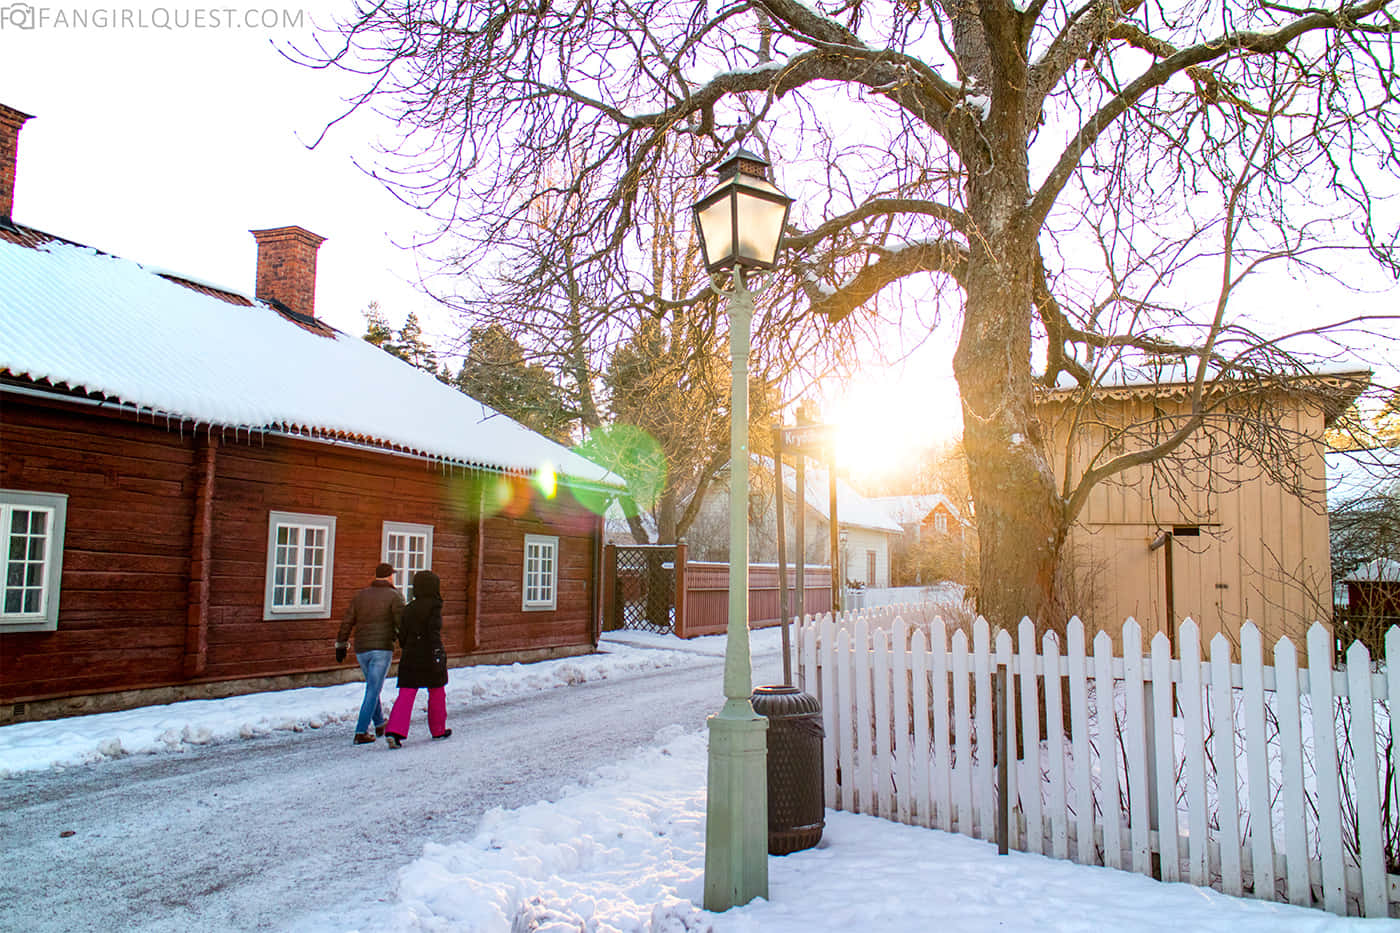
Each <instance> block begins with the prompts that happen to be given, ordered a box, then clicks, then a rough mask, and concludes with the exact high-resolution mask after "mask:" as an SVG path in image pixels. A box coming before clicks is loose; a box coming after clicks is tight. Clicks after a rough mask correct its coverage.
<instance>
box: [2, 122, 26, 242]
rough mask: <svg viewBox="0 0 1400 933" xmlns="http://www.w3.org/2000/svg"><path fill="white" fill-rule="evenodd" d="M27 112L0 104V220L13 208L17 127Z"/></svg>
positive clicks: (17, 141)
mask: <svg viewBox="0 0 1400 933" xmlns="http://www.w3.org/2000/svg"><path fill="white" fill-rule="evenodd" d="M28 119H30V116H29V114H27V113H20V112H19V111H18V110H16V109H14V108H13V107H6V106H5V105H4V104H0V220H4V221H8V220H9V219H10V214H11V213H12V212H13V211H14V209H15V163H16V162H17V161H18V160H19V129H20V127H22V126H24V121H25V120H28Z"/></svg>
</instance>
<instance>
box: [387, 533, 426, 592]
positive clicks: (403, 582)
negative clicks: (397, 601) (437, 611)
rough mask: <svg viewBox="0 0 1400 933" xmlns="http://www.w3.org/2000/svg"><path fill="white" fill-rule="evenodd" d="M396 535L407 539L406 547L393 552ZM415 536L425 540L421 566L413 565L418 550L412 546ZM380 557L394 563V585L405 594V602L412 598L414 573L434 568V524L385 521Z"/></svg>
mask: <svg viewBox="0 0 1400 933" xmlns="http://www.w3.org/2000/svg"><path fill="white" fill-rule="evenodd" d="M394 537H400V538H404V539H405V542H404V543H405V545H406V547H405V548H404V549H403V550H402V551H392V552H391V549H390V547H389V545H390V541H391V539H392V538H394ZM415 538H416V539H420V540H421V541H422V542H423V549H422V554H423V560H422V566H421V567H416V566H413V563H414V561H412V560H411V558H412V556H413V555H414V554H415V553H416V552H417V549H416V548H414V547H412V542H413V540H414V539H415ZM396 554H402V555H403V556H404V557H407V558H409V559H408V560H406V561H405V560H404V559H403V557H398V556H395V555H396ZM379 559H380V560H382V561H384V562H385V563H388V564H393V566H394V586H396V587H398V589H399V592H400V593H401V594H403V598H404V602H407V601H408V600H410V599H412V598H413V574H415V573H417V572H418V571H420V570H432V569H433V526H432V525H415V524H412V523H410V522H385V523H384V531H383V534H382V535H381V536H380V544H379Z"/></svg>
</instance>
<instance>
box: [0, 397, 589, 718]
mask: <svg viewBox="0 0 1400 933" xmlns="http://www.w3.org/2000/svg"><path fill="white" fill-rule="evenodd" d="M0 425H2V426H3V427H2V429H3V443H0V487H3V488H9V489H22V490H32V491H36V492H56V493H67V494H68V495H69V504H68V523H67V532H66V535H65V542H64V544H65V551H64V567H63V579H62V585H61V602H60V614H59V619H58V628H57V631H53V632H23V633H21V632H10V633H6V632H0V702H7V703H8V702H21V701H28V700H39V699H47V698H56V697H65V696H78V695H84V694H90V693H100V692H110V691H119V690H131V689H141V688H149V687H164V686H176V685H180V684H188V683H197V682H210V681H225V680H238V679H244V678H256V677H265V676H280V675H287V674H305V673H312V672H319V671H329V670H332V669H334V668H336V667H337V665H336V664H335V660H334V652H333V643H334V640H335V634H336V630H337V628H338V627H339V624H340V620H341V618H342V617H343V615H344V613H345V610H346V608H347V607H348V605H349V602H350V599H351V598H352V597H353V595H354V594H355V592H356V591H357V590H359V589H360V588H361V587H362V586H364V585H366V584H368V583H369V580H370V578H371V577H372V575H373V568H374V565H375V564H376V563H377V562H378V561H379V560H380V547H381V540H382V538H381V536H382V528H383V523H384V522H386V521H392V522H409V523H415V524H426V525H432V526H433V554H432V568H433V570H434V571H435V572H436V573H438V574H439V576H441V578H442V589H443V596H444V609H443V641H444V644H445V645H446V647H447V651H448V654H449V656H452V657H454V658H458V659H461V658H463V657H464V656H466V657H469V656H470V655H472V654H483V655H485V654H491V655H500V654H502V653H509V652H515V651H518V652H529V651H535V650H538V649H551V648H563V647H578V646H583V647H591V646H592V645H593V644H594V643H595V642H596V623H597V616H596V606H597V598H596V597H597V589H598V587H597V583H596V580H597V570H598V557H597V542H598V541H599V536H600V534H601V528H600V525H599V521H598V519H597V517H596V516H595V515H594V514H593V513H592V512H590V511H588V510H586V509H585V508H584V507H583V506H581V505H580V504H578V503H577V502H576V501H575V500H574V499H573V498H572V496H571V495H570V494H569V492H568V491H567V489H566V488H565V487H560V490H559V493H558V495H557V496H556V497H555V498H554V499H545V498H544V497H542V496H541V495H539V494H538V493H537V491H536V490H535V488H534V487H533V486H532V485H531V484H529V483H528V482H525V481H523V480H509V479H504V478H501V477H496V476H492V477H489V478H488V479H485V480H483V479H482V478H481V476H480V475H479V474H466V473H463V472H462V471H455V472H454V471H445V470H444V469H443V468H442V467H440V466H439V465H437V464H432V463H428V462H424V461H418V460H412V459H408V458H401V457H394V456H390V455H386V454H378V453H374V452H368V451H359V450H355V449H352V448H348V447H345V446H340V445H332V444H325V443H318V442H313V441H303V440H297V439H288V438H277V437H257V436H254V437H253V438H252V439H251V440H250V439H249V438H248V437H247V435H246V434H245V435H242V436H241V437H240V438H239V439H238V440H232V433H231V432H230V433H229V434H228V435H226V436H225V437H226V439H225V440H224V441H223V442H221V441H220V434H219V432H217V431H216V432H213V434H212V435H211V433H210V432H208V430H207V429H205V430H203V431H201V432H191V431H190V430H189V429H188V426H186V428H185V430H184V431H183V432H182V431H181V430H180V429H179V428H178V426H177V427H173V428H167V427H166V426H165V425H164V423H163V422H162V423H159V424H157V425H151V424H149V423H139V422H137V421H136V420H134V419H133V418H130V417H117V416H108V415H105V414H102V413H98V412H96V411H89V410H84V409H81V408H78V407H76V406H70V405H66V404H49V403H46V402H42V401H32V402H31V401H29V400H21V399H16V398H14V397H12V396H6V397H5V400H4V409H3V421H0ZM211 471H212V483H211V482H210V473H211ZM487 484H489V487H490V495H488V496H486V497H485V498H486V500H487V501H493V502H497V503H503V505H502V507H501V508H500V511H498V512H497V513H496V514H494V515H491V516H490V517H488V518H486V519H485V520H484V521H481V520H479V518H478V516H479V512H480V508H481V503H482V501H483V492H484V488H485V486H486V485H487ZM211 486H212V493H211V492H210V488H211ZM201 490H203V491H204V494H205V496H206V498H207V511H208V514H207V516H205V515H202V514H201V513H200V511H199V510H198V509H197V504H198V503H199V502H200V501H201V500H200V493H201ZM273 511H285V512H303V513H311V514H317V515H328V516H334V517H335V519H336V534H335V552H334V565H333V568H332V577H331V582H332V591H331V609H330V613H329V614H328V615H327V616H326V617H325V618H323V619H297V620H285V619H274V620H265V619H264V612H263V598H264V590H265V583H266V572H267V571H266V567H267V540H268V521H269V513H270V512H273ZM527 533H528V534H547V535H557V536H558V537H559V580H558V601H557V608H556V609H555V610H552V611H535V612H524V611H522V610H521V590H522V583H523V580H522V578H523V554H524V536H525V535H526V534H527ZM206 548H207V553H208V559H207V560H200V559H198V558H200V557H202V555H203V554H204V552H205V550H206ZM192 556H193V557H194V558H196V559H194V560H192ZM479 574H480V579H478V575H479Z"/></svg>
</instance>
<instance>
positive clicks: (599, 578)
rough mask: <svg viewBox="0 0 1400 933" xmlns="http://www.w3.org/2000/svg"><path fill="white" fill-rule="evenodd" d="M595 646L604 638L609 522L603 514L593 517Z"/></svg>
mask: <svg viewBox="0 0 1400 933" xmlns="http://www.w3.org/2000/svg"><path fill="white" fill-rule="evenodd" d="M593 535H594V538H593V605H592V610H593V611H592V615H593V647H594V648H597V647H598V642H600V641H601V640H602V638H603V548H604V546H605V545H604V543H603V542H604V541H605V540H606V539H607V522H606V521H605V520H604V518H603V516H602V515H598V516H595V517H594V519H593Z"/></svg>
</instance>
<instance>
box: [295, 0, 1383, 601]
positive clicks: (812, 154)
mask: <svg viewBox="0 0 1400 933" xmlns="http://www.w3.org/2000/svg"><path fill="white" fill-rule="evenodd" d="M1397 4H1400V0H1359V2H1350V0H1341V2H1337V3H1333V4H1328V5H1323V6H1307V7H1297V6H1290V5H1286V4H1283V3H1278V2H1272V0H1203V2H1177V0H1156V2H1138V0H1130V2H1123V0H1029V2H1027V3H1025V4H1024V5H1022V4H1020V3H1016V2H1012V0H977V2H973V0H888V2H881V0H734V2H728V3H720V4H711V3H705V2H701V3H675V2H664V0H585V2H576V3H568V4H559V3H550V2H547V0H546V2H543V3H534V4H522V3H519V2H516V0H479V2H473V3H466V4H456V3H447V2H429V0H382V2H376V3H372V4H371V3H368V2H365V3H362V5H361V6H360V7H359V9H358V11H357V14H356V15H355V16H354V17H352V18H351V19H349V20H348V21H346V22H345V23H344V24H343V25H342V27H341V29H340V32H339V36H338V37H337V38H336V39H335V40H334V42H333V43H331V44H328V45H327V46H326V47H325V48H324V49H322V50H320V52H318V53H316V54H313V55H311V56H309V57H310V58H312V59H314V60H315V61H316V63H318V64H322V65H326V66H338V67H343V68H347V69H351V70H357V71H361V72H363V73H364V74H365V75H366V76H367V79H368V80H369V82H370V83H369V84H368V86H367V90H366V91H365V93H364V95H363V97H362V98H360V100H359V101H357V102H356V103H355V106H359V105H363V104H366V103H370V102H373V105H374V106H376V107H377V108H379V109H381V110H384V111H385V112H387V113H388V114H389V115H390V116H392V117H393V118H394V119H396V120H397V121H398V123H399V125H400V126H401V127H402V128H403V136H402V138H401V139H399V140H397V141H396V142H394V143H391V144H390V145H389V146H388V147H387V148H388V149H389V150H390V151H391V153H392V154H393V156H394V157H395V158H393V159H392V160H391V165H392V166H393V167H394V168H393V169H392V170H389V171H388V174H387V175H386V176H385V177H387V178H389V179H390V181H391V182H394V183H397V184H398V185H399V187H400V190H401V191H402V192H403V193H404V196H405V197H408V198H410V199H412V200H414V201H415V202H416V203H419V204H421V205H422V206H424V207H425V208H427V209H429V210H432V211H435V212H436V213H437V215H438V216H440V217H441V218H443V220H444V221H445V222H447V223H448V225H449V226H450V229H451V230H452V233H453V235H454V236H456V235H461V236H465V237H466V238H467V240H468V241H469V243H470V244H471V246H470V250H471V251H472V253H473V254H474V255H476V256H478V257H482V256H485V257H492V258H496V257H499V258H500V260H501V261H502V262H504V263H506V264H508V265H509V264H510V263H509V260H510V259H511V257H512V255H513V254H514V253H515V251H516V248H517V247H518V243H519V235H520V230H521V229H522V227H523V226H524V224H525V222H526V220H527V219H528V214H529V211H530V209H531V203H532V197H538V196H548V197H563V198H566V199H569V202H570V204H571V205H572V207H571V209H570V210H569V211H568V212H567V213H566V215H564V216H561V217H560V218H559V223H558V225H557V228H556V229H555V231H554V232H555V234H556V236H555V238H554V244H553V245H552V247H551V252H550V256H549V257H548V258H547V259H543V260H542V261H541V262H540V263H539V264H538V268H539V272H538V275H540V276H544V277H550V276H557V275H559V274H560V272H561V270H563V269H566V268H567V269H569V270H571V274H573V273H574V272H576V273H577V274H579V275H584V276H587V277H591V279H592V281H595V282H597V283H599V284H600V285H601V284H603V283H607V289H608V293H609V294H610V295H615V296H619V297H617V298H616V300H617V301H624V300H627V301H631V300H633V299H634V298H635V296H638V295H641V296H646V298H647V299H648V300H649V301H650V303H651V306H652V307H654V308H656V309H659V310H664V311H668V312H669V311H672V310H678V309H682V308H691V307H697V306H700V305H702V304H704V303H706V302H710V301H711V300H712V299H711V298H710V296H709V295H708V293H706V292H705V291H704V290H703V289H702V288H698V287H696V288H692V289H690V290H687V291H670V290H666V287H665V286H666V284H667V283H663V282H659V281H655V280H653V279H651V278H650V277H649V276H648V274H647V272H646V267H645V262H639V261H638V260H639V257H640V256H643V255H644V254H645V248H644V247H645V244H646V243H648V242H649V240H650V239H651V238H653V237H654V236H655V235H656V226H655V218H657V217H658V216H662V215H665V214H666V213H667V212H670V213H671V214H672V215H679V214H680V213H681V212H682V210H683V207H684V204H681V203H677V202H676V199H675V198H674V196H673V195H672V193H673V192H676V191H682V190H685V185H686V184H687V183H688V182H689V180H690V179H693V178H694V177H695V176H696V175H697V174H698V173H699V172H701V171H702V170H704V169H706V168H708V167H709V166H711V165H713V164H715V162H716V161H717V160H718V159H719V158H721V157H723V156H724V155H725V154H726V153H727V152H729V151H731V150H732V148H733V146H734V145H735V144H736V143H739V142H743V143H744V144H745V145H747V146H749V147H750V148H754V149H758V150H761V151H771V152H772V154H773V155H774V156H775V158H774V161H775V162H779V163H781V164H782V166H783V175H782V182H783V184H784V186H785V187H786V188H787V189H788V190H789V191H790V193H793V194H795V195H797V197H798V206H797V209H796V210H795V213H794V227H793V229H791V230H789V231H788V238H787V243H788V248H789V249H788V253H787V258H786V260H785V263H784V267H783V269H782V270H781V272H780V273H779V281H778V283H777V286H778V287H777V289H776V291H775V292H774V294H775V295H776V296H778V298H777V300H772V301H770V302H769V304H768V306H767V307H766V308H765V309H764V310H763V314H762V316H761V319H760V326H761V327H767V328H768V329H769V332H770V333H775V334H783V335H785V336H787V337H788V338H789V339H792V340H794V341H796V342H797V343H798V344H799V345H800V344H801V342H802V341H807V342H808V345H810V344H811V342H813V341H815V340H818V339H821V337H822V335H823V329H824V328H825V327H827V326H828V325H827V324H825V323H823V322H833V321H842V322H847V323H849V322H850V321H852V320H861V321H867V322H868V321H870V320H872V319H874V318H875V317H878V316H879V315H888V316H889V317H891V318H893V319H896V320H900V321H903V322H905V323H906V325H907V324H909V323H910V322H918V323H921V324H928V323H931V322H934V321H936V320H938V319H939V316H940V315H945V314H955V315H959V316H960V319H961V331H960V338H959V343H958V347H957V352H956V354H955V357H954V373H955V375H956V377H957V380H958V385H959V389H960V394H961V401H962V409H963V420H964V444H965V447H966V450H967V456H968V463H969V475H970V483H971V491H972V495H973V498H974V500H975V503H976V510H977V521H978V526H979V534H980V538H981V577H982V581H983V586H982V591H981V597H980V600H981V609H982V610H983V611H984V612H985V613H986V614H987V615H988V616H989V617H990V618H992V619H993V620H994V621H995V622H998V623H1002V624H1009V623H1011V622H1013V621H1014V620H1015V619H1017V618H1019V617H1020V616H1022V615H1031V616H1033V617H1035V618H1037V619H1038V620H1040V621H1041V622H1042V623H1044V622H1047V621H1050V622H1053V616H1054V614H1055V612H1054V606H1055V600H1054V588H1055V582H1054V581H1055V578H1056V568H1057V565H1058V563H1059V560H1060V552H1061V547H1062V545H1063V544H1064V542H1065V540H1066V535H1067V531H1068V528H1069V527H1070V526H1071V525H1072V523H1073V521H1074V518H1075V516H1076V513H1077V509H1078V508H1079V507H1081V506H1082V502H1083V501H1084V498H1085V496H1086V495H1087V491H1088V489H1090V488H1092V486H1093V485H1094V484H1096V483H1100V482H1103V481H1105V480H1107V479H1109V478H1110V477H1113V476H1115V475H1118V474H1120V473H1122V472H1124V471H1125V470H1129V469H1133V468H1136V467H1140V466H1142V465H1143V464H1149V463H1152V462H1154V461H1157V460H1160V459H1161V458H1163V457H1165V456H1168V455H1170V454H1172V453H1173V452H1174V451H1178V450H1181V449H1183V447H1184V446H1185V445H1187V444H1188V442H1190V441H1191V440H1192V438H1195V437H1198V436H1199V435H1200V433H1201V432H1202V431H1203V430H1205V429H1206V427H1207V425H1208V424H1209V423H1210V420H1211V418H1212V417H1214V416H1215V415H1216V414H1218V413H1224V414H1225V417H1226V418H1227V419H1228V418H1229V417H1230V416H1229V414H1228V412H1229V410H1230V407H1229V405H1228V404H1225V403H1223V402H1220V399H1223V398H1224V397H1225V396H1226V395H1229V394H1231V393H1230V391H1229V387H1231V386H1234V385H1236V384H1244V385H1246V386H1258V385H1260V384H1261V383H1262V382H1264V381H1271V382H1272V384H1275V385H1280V386H1282V387H1284V388H1285V389H1287V388H1289V387H1290V386H1294V385H1295V383H1296V380H1297V379H1298V377H1299V376H1301V375H1303V374H1304V373H1305V372H1306V371H1307V370H1308V369H1309V368H1310V367H1311V366H1313V365H1315V364H1316V363H1317V362H1318V360H1319V359H1325V358H1327V357H1329V356H1330V355H1332V354H1334V353H1335V351H1336V348H1337V346H1338V345H1339V344H1342V345H1347V344H1348V343H1349V341H1348V337H1347V330H1348V328H1350V329H1351V331H1352V332H1353V333H1354V331H1355V330H1356V329H1357V328H1359V327H1363V326H1365V325H1363V324H1362V322H1361V321H1360V319H1361V318H1362V317H1363V316H1362V315H1357V314H1351V313H1345V314H1341V315H1339V316H1338V318H1339V319H1338V320H1337V321H1335V322H1333V326H1332V328H1331V329H1330V330H1329V328H1327V327H1319V326H1314V325H1309V326H1308V327H1306V328H1297V330H1299V331H1302V330H1307V331H1310V332H1311V333H1312V337H1311V338H1310V339H1309V340H1307V341H1304V342H1303V343H1302V344H1301V345H1300V346H1299V347H1292V346H1291V345H1290V342H1289V341H1287V340H1285V339H1284V338H1287V337H1290V336H1297V335H1296V334H1292V333H1291V329H1290V328H1289V327H1287V326H1283V325H1280V324H1278V322H1277V320H1275V321H1272V322H1271V321H1268V320H1267V319H1265V318H1262V317H1255V318H1253V319H1251V317H1250V315H1248V314H1239V313H1232V312H1230V311H1229V310H1228V309H1230V308H1231V306H1232V300H1233V299H1235V297H1236V294H1237V293H1238V292H1239V290H1240V287H1241V283H1242V282H1244V280H1245V279H1246V278H1247V277H1248V276H1250V275H1251V274H1252V273H1254V272H1256V271H1258V270H1259V269H1262V268H1268V267H1270V266H1275V265H1277V266H1281V267H1284V268H1289V269H1291V271H1294V272H1297V271H1304V272H1308V273H1312V274H1328V275H1335V274H1337V273H1338V269H1339V265H1338V263H1337V262H1336V261H1335V260H1334V259H1330V258H1328V257H1329V256H1331V255H1332V253H1331V252H1330V251H1333V250H1338V249H1350V250H1352V251H1354V252H1356V253H1358V254H1361V255H1367V256H1370V257H1371V258H1373V259H1374V260H1376V261H1378V262H1379V263H1380V264H1381V266H1382V267H1383V268H1386V269H1388V270H1389V271H1391V272H1394V271H1396V270H1397V269H1400V264H1397V254H1396V245H1397V240H1396V230H1395V218H1394V216H1393V215H1387V214H1386V213H1385V210H1386V207H1387V206H1386V204H1385V203H1384V201H1383V197H1382V196H1383V195H1385V194H1387V193H1389V192H1387V191H1386V190H1385V187H1384V186H1385V185H1393V178H1394V173H1395V170H1396V167H1397V165H1400V158H1397V151H1396V146H1395V143H1396V139H1397V116H1398V115H1400V106H1397V101H1396V99H1395V92H1394V88H1395V87H1396V83H1395V79H1396V75H1395V68H1396V61H1395V48H1394V45H1393V41H1394V35H1395V33H1396V31H1397V28H1398V27H1400V24H1397V19H1396V15H1395V10H1396V8H1397ZM550 177H552V178H557V179H558V181H557V183H556V184H554V185H550V186H546V187H545V188H543V189H541V187H540V185H539V183H538V180H539V179H541V178H550ZM1377 185H1380V186H1382V187H1381V188H1380V189H1378V188H1377ZM526 192H530V193H532V194H530V195H527V194H525V193H526ZM1209 281H1213V282H1214V283H1216V284H1215V285H1213V286H1212V285H1207V284H1206V283H1207V282H1209ZM670 284H671V285H673V286H674V285H679V284H680V283H676V282H673V283H670ZM1202 295H1208V296H1210V297H1208V298H1206V299H1205V300H1202V297H1201V296H1202ZM621 296H628V297H627V298H625V299H624V298H623V297H621ZM634 303H637V304H646V303H647V302H646V301H642V302H634ZM857 311H859V314H856V313H853V312H857ZM1354 342H1355V341H1354V340H1352V341H1350V343H1354ZM1164 357H1169V358H1173V359H1176V360H1179V361H1180V363H1181V366H1182V372H1183V381H1184V383H1185V384H1186V385H1188V386H1190V391H1189V397H1188V401H1189V404H1188V405H1187V408H1186V410H1185V412H1184V415H1183V417H1181V418H1180V419H1178V420H1176V421H1174V422H1172V423H1171V424H1170V425H1169V430H1166V431H1157V432H1148V433H1147V434H1145V435H1144V434H1142V433H1141V432H1138V433H1135V434H1134V435H1133V436H1132V437H1131V439H1130V445H1129V446H1127V447H1125V448H1124V449H1123V450H1122V451H1121V452H1118V451H1116V450H1114V451H1113V452H1111V453H1109V452H1107V451H1106V455H1105V456H1103V457H1101V458H1096V459H1095V460H1094V461H1093V462H1091V463H1085V464H1073V465H1071V467H1072V469H1070V471H1069V472H1068V473H1067V474H1066V475H1065V476H1064V477H1062V478H1057V476H1056V473H1055V470H1054V469H1053V466H1052V453H1051V451H1049V450H1048V448H1047V442H1046V438H1045V436H1044V434H1043V432H1042V428H1041V424H1040V421H1039V418H1038V415H1037V401H1036V400H1037V394H1036V393H1037V387H1041V388H1044V387H1054V386H1060V385H1064V384H1069V385H1073V386H1077V387H1079V389H1081V390H1082V391H1083V392H1084V393H1085V397H1086V398H1087V397H1090V396H1091V395H1092V390H1093V389H1094V387H1095V386H1097V385H1099V384H1100V383H1101V382H1102V381H1103V380H1104V379H1105V378H1110V379H1115V380H1119V381H1122V380H1123V379H1124V378H1125V372H1124V371H1125V369H1127V370H1131V369H1132V367H1133V366H1134V365H1135V364H1136V363H1137V362H1139V361H1142V360H1144V359H1160V358H1164ZM1126 377H1128V378H1130V377H1131V372H1129V373H1127V374H1126ZM1253 423H1256V424H1260V425H1267V424H1268V423H1269V420H1268V418H1267V417H1263V418H1260V419H1254V422H1253ZM1270 443H1272V442H1270Z"/></svg>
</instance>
